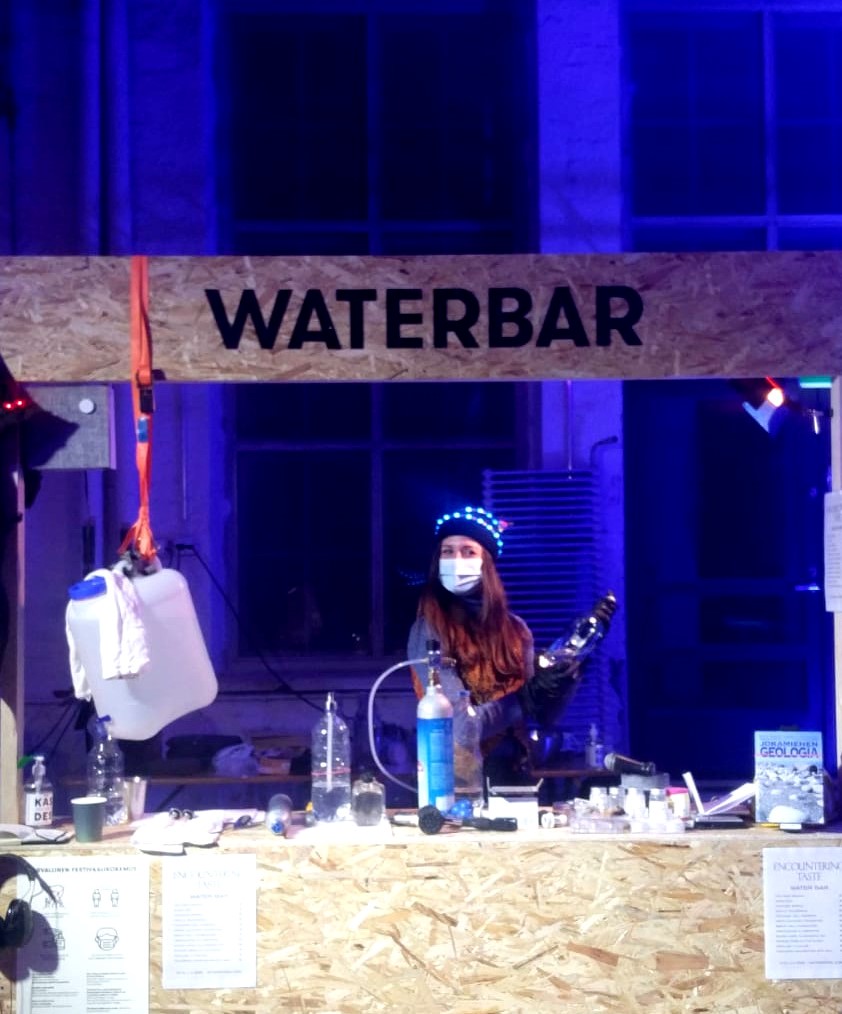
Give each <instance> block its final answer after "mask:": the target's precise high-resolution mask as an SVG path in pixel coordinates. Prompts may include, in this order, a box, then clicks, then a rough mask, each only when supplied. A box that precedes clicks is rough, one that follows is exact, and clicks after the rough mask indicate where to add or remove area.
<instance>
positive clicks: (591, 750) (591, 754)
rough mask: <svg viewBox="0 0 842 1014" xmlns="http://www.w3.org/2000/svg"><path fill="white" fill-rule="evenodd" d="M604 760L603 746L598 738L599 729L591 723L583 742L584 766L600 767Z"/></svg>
mask: <svg viewBox="0 0 842 1014" xmlns="http://www.w3.org/2000/svg"><path fill="white" fill-rule="evenodd" d="M604 760H605V748H604V747H603V745H602V741H601V740H600V738H599V730H598V729H597V727H596V725H595V724H592V725H591V727H590V731H589V732H588V739H587V742H586V743H585V767H586V768H601V767H602V764H603V761H604Z"/></svg>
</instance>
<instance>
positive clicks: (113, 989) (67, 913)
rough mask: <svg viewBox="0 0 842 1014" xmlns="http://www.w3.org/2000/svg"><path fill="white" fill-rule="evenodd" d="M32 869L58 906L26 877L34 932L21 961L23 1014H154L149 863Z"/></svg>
mask: <svg viewBox="0 0 842 1014" xmlns="http://www.w3.org/2000/svg"><path fill="white" fill-rule="evenodd" d="M32 865H33V866H34V867H35V868H36V869H37V870H38V872H39V874H40V875H41V876H42V877H43V879H44V881H45V883H46V884H47V885H48V886H49V887H50V890H51V891H52V893H53V896H54V899H55V900H53V899H51V898H50V897H49V896H48V895H47V893H46V892H45V891H44V890H43V888H42V887H41V886H40V885H39V884H37V883H36V884H35V886H34V887H32V886H31V885H30V883H29V880H28V878H27V877H25V876H21V877H19V878H18V897H19V898H22V899H25V900H28V901H29V904H30V907H31V909H32V922H33V932H32V937H31V939H30V940H29V943H27V944H25V945H24V946H23V947H22V948H21V949H20V950H19V951H18V954H17V975H18V983H17V994H16V1009H17V1010H18V1011H19V1012H20V1014H41V1012H42V1011H43V1012H44V1014H46V1012H47V1011H49V1012H52V1014H55V1012H57V1011H70V1012H71V1014H79V1011H88V1012H93V1011H103V1012H108V1014H147V1012H148V1009H149V860H148V859H147V858H146V857H145V856H110V857H108V858H95V857H91V858H87V857H77V856H63V857H60V858H57V859H55V860H52V859H46V858H45V859H37V860H35V861H34V862H33V864H32Z"/></svg>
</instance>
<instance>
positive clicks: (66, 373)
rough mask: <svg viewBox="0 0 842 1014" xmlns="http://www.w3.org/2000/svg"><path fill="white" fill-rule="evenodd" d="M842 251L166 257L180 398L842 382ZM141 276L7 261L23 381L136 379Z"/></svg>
mask: <svg viewBox="0 0 842 1014" xmlns="http://www.w3.org/2000/svg"><path fill="white" fill-rule="evenodd" d="M840 277H842V251H821V252H804V251H768V252H766V251H760V252H746V253H719V252H716V253H653V254H646V253H640V254H590V255H586V254H571V255H555V254H518V255H509V256H488V255H484V256H480V255H477V256H458V257H457V256H439V257H431V256H430V257H153V258H150V262H149V287H150V303H149V313H150V323H151V331H152V340H153V343H154V349H155V364H154V365H155V367H156V368H157V369H158V370H159V371H161V373H162V374H163V377H164V378H165V379H167V380H172V381H245V380H258V381H303V380H368V381H376V380H390V381H391V380H397V381H402V380H458V379H464V380H468V379H475V380H476V379H483V378H493V379H497V380H542V379H552V378H588V377H594V378H600V377H601V378H614V379H636V378H659V377H663V378H669V377H676V378H677V377H755V376H763V375H765V374H775V375H777V376H804V375H816V374H824V375H829V376H840V375H842V287H840V285H839V278H840ZM128 291H129V258H119V257H12V258H0V306H2V314H0V355H1V356H2V357H3V359H4V360H5V363H6V365H7V366H8V368H9V370H10V371H11V373H12V375H13V376H14V377H16V378H17V379H18V380H19V381H23V382H35V381H64V382H68V381H72V382H90V381H123V380H127V379H128V375H129V343H128V337H127V336H128V327H129V325H128Z"/></svg>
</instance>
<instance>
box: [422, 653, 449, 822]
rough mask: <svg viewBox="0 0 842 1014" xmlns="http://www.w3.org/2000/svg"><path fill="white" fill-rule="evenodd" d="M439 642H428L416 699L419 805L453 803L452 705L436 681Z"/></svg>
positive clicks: (444, 807) (442, 806) (440, 807)
mask: <svg viewBox="0 0 842 1014" xmlns="http://www.w3.org/2000/svg"><path fill="white" fill-rule="evenodd" d="M440 669H441V645H440V644H439V642H438V641H436V640H432V639H431V640H429V641H427V688H426V691H425V693H424V696H423V697H422V698H421V700H420V701H419V702H418V711H417V737H418V807H419V809H420V808H421V807H422V806H434V807H435V808H436V809H437V810H441V811H442V813H445V812H446V811H447V810H449V809H450V808H451V806H453V801H454V794H453V705H452V704H451V703H450V701H449V700H448V699H447V697H446V696H445V693H444V691H443V690H442V688H441V683H440V681H439V671H440Z"/></svg>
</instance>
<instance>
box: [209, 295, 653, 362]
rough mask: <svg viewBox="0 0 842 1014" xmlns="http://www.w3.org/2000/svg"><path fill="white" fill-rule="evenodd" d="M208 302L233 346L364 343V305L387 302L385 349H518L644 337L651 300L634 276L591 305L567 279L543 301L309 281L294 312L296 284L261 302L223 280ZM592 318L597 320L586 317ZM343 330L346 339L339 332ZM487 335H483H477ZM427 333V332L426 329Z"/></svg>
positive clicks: (633, 342) (227, 344)
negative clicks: (330, 287) (583, 303)
mask: <svg viewBox="0 0 842 1014" xmlns="http://www.w3.org/2000/svg"><path fill="white" fill-rule="evenodd" d="M205 295H206V296H207V300H208V304H209V306H210V309H211V313H212V314H213V319H214V321H215V323H216V327H217V329H218V330H219V334H220V337H221V339H222V344H223V345H224V346H225V348H226V349H238V348H239V347H240V343H241V342H243V341H244V340H245V341H248V340H249V339H251V340H256V341H257V343H258V344H259V346H260V348H262V349H274V348H276V347H278V345H282V346H283V347H285V348H287V349H303V348H305V347H307V346H311V345H320V346H322V347H323V348H325V349H333V350H339V349H342V348H349V349H364V348H365V347H366V311H367V309H370V308H371V306H372V304H374V305H377V304H378V303H381V302H382V306H383V313H384V315H385V346H386V348H387V349H405V350H412V349H422V348H424V347H425V346H428V347H431V348H435V349H447V348H449V347H451V346H457V347H460V348H464V349H479V348H481V347H482V345H486V346H487V347H488V348H492V349H494V348H497V349H513V348H521V347H522V346H524V345H529V344H534V345H535V347H536V348H550V347H551V346H553V345H554V344H555V343H556V342H568V343H571V344H572V345H574V346H575V347H577V348H587V347H589V346H590V345H597V346H608V345H610V344H611V342H612V339H616V340H619V341H622V342H624V343H625V344H626V345H641V344H642V341H641V338H640V335H639V334H638V331H637V330H636V327H637V325H638V324H639V323H640V321H641V318H642V317H643V300H642V298H641V296H640V293H638V292H637V291H636V290H635V289H633V288H630V287H629V286H627V285H597V286H596V287H595V288H594V304H593V306H592V307H588V308H587V310H586V314H583V312H582V309H580V307H579V305H578V304H577V302H576V298H575V296H574V294H573V291H572V289H571V288H570V287H569V286H557V287H555V288H554V289H553V290H552V292H551V294H550V296H549V298H548V299H547V301H546V303H545V305H540V304H538V305H536V302H537V301H536V300H535V298H534V297H533V296H532V294H531V293H530V292H529V290H528V289H524V288H520V287H516V286H495V287H492V288H489V289H487V290H486V291H485V292H483V293H481V294H477V293H475V292H472V291H471V290H469V289H464V288H450V287H448V288H434V289H432V290H431V291H430V292H425V291H424V290H423V289H415V288H400V289H386V290H385V291H384V292H378V290H377V289H367V288H359V289H336V290H335V291H333V292H330V293H324V292H323V291H322V290H321V289H307V290H306V292H305V293H304V294H303V297H302V298H301V300H300V304H299V306H298V308H297V310H295V311H294V312H292V311H290V300H291V298H292V296H293V290H292V289H278V291H277V293H276V294H275V297H274V300H273V301H272V302H271V304H266V305H264V304H261V302H260V300H259V298H258V296H257V293H256V292H255V290H254V289H244V290H243V291H242V292H241V293H240V294H239V296H238V297H237V298H236V301H235V302H230V301H229V305H228V306H226V304H225V300H224V298H223V296H222V293H221V292H220V291H219V289H206V290H205ZM586 320H588V321H589V322H590V321H592V325H591V327H590V329H589V327H588V326H587V325H586V323H585V321H586ZM342 332H344V334H345V335H346V336H347V337H346V338H345V340H344V341H343V339H342V338H341V337H340V334H341V333H342ZM480 335H481V336H483V339H482V340H481V338H480V337H479V336H480ZM425 336H426V337H425Z"/></svg>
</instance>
